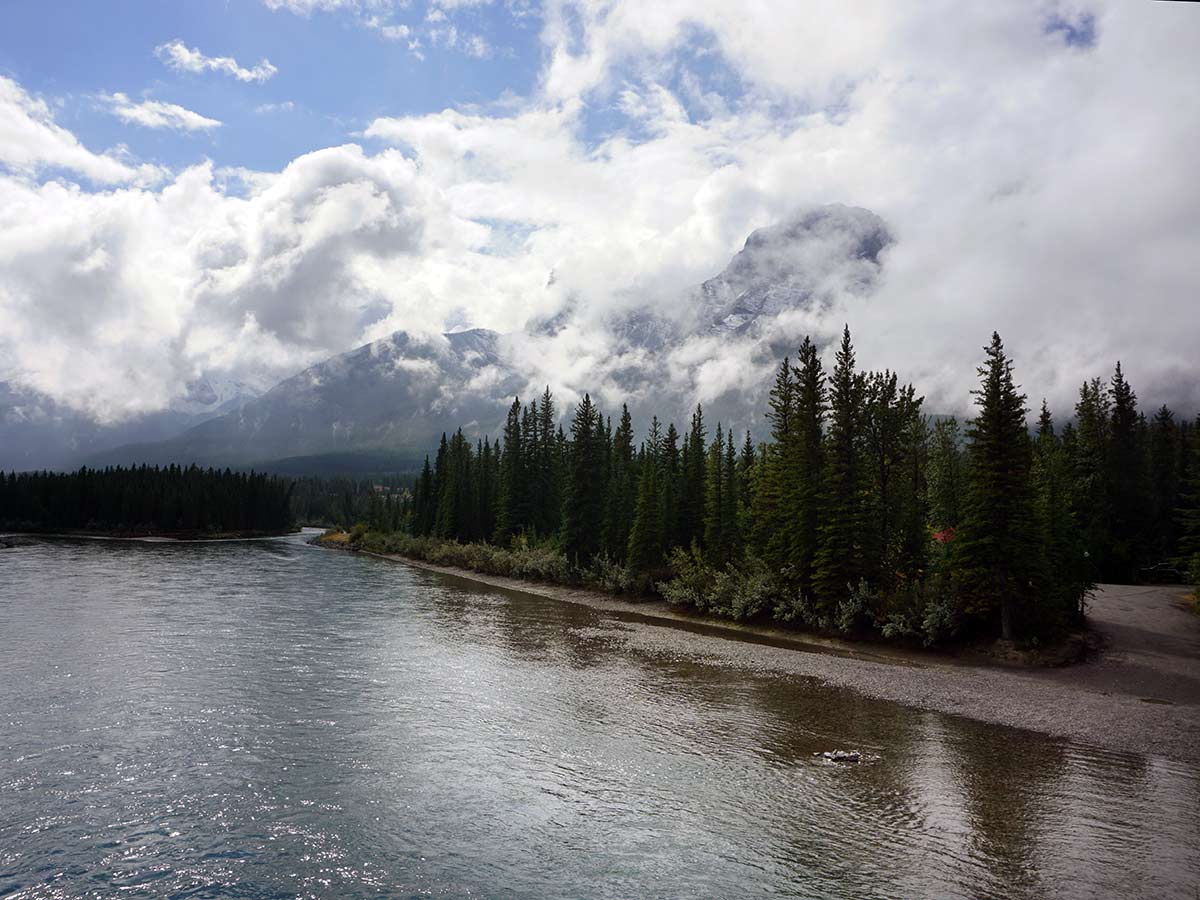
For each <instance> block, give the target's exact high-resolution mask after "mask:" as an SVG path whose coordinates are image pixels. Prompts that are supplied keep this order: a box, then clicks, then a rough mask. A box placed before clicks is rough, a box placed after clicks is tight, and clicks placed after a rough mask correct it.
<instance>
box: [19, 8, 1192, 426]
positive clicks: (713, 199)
mask: <svg viewBox="0 0 1200 900" xmlns="http://www.w3.org/2000/svg"><path fill="white" fill-rule="evenodd" d="M266 2H267V5H268V6H271V7H273V8H279V9H287V10H290V11H292V12H295V13H299V14H311V13H313V12H317V11H327V10H330V9H334V8H344V9H348V10H351V11H352V12H353V13H354V14H355V15H358V16H377V17H381V18H380V19H379V21H381V22H391V21H393V20H392V19H390V18H387V16H388V15H389V14H391V13H392V12H394V9H393V7H392V6H391V5H390V4H384V3H368V2H338V0H266ZM442 5H443V6H446V4H442ZM450 5H451V6H452V5H453V4H450ZM435 24H436V23H435ZM410 40H411V38H410ZM542 41H543V46H544V53H545V55H544V65H543V67H542V69H541V72H540V78H539V81H538V87H537V88H536V90H535V91H534V93H533V94H532V95H531V96H528V97H521V98H512V97H509V98H507V99H506V100H505V101H504V102H502V103H497V104H496V105H494V106H490V107H482V108H480V107H472V108H468V107H463V108H459V109H447V110H443V111H440V112H437V113H433V114H428V115H412V116H404V117H398V116H385V117H381V118H379V119H377V120H375V121H374V122H372V123H371V124H370V125H369V126H368V128H367V129H366V130H365V132H364V135H363V139H364V141H366V142H369V143H367V144H366V146H367V147H369V148H370V150H367V149H363V148H362V147H359V146H357V145H353V144H351V145H347V146H344V147H335V148H330V149H328V150H323V151H320V152H318V153H312V154H307V155H305V156H302V157H300V158H298V159H297V160H295V161H293V162H292V163H291V164H290V165H289V166H287V167H286V168H285V169H284V170H283V171H281V172H277V173H242V174H241V175H237V174H236V173H226V174H225V175H224V176H222V174H221V173H220V172H214V170H213V169H212V168H211V167H208V166H199V167H195V168H192V169H188V170H186V171H184V172H182V173H179V174H178V175H177V176H176V177H175V178H174V179H172V180H171V181H170V182H169V183H167V184H166V185H164V186H162V187H161V188H159V189H155V190H150V189H146V188H134V187H124V188H120V189H116V190H110V191H100V192H89V191H85V190H82V189H79V188H75V187H72V186H70V185H68V184H55V183H51V184H43V185H36V184H33V183H31V182H30V181H29V179H28V178H27V177H25V176H26V174H27V173H28V172H33V171H37V170H38V169H39V168H41V167H48V166H58V167H70V168H72V169H73V170H74V171H78V172H81V173H82V174H85V175H88V177H90V178H93V179H94V178H95V175H94V173H98V172H102V171H104V169H103V167H104V166H117V167H120V168H118V169H117V170H116V172H115V174H112V175H111V176H110V177H109V178H108V179H107V180H108V181H109V183H114V184H120V183H125V182H130V181H131V180H132V174H131V170H130V166H129V165H127V164H126V163H124V162H122V161H121V160H120V159H118V158H116V157H105V156H99V157H97V156H95V155H94V154H91V153H90V152H89V151H87V150H85V149H83V148H82V147H81V146H80V145H79V143H78V141H76V140H75V139H74V137H73V136H72V135H70V134H69V133H68V132H66V131H64V130H63V129H61V128H59V127H58V126H57V125H55V124H54V122H53V117H52V116H51V115H50V113H49V110H48V109H47V108H45V106H44V104H43V105H42V106H40V107H38V106H37V103H38V101H33V100H31V99H29V98H28V97H27V95H25V94H24V92H23V91H21V90H20V88H19V87H18V86H16V85H15V84H11V83H10V85H11V88H10V92H11V90H13V89H15V91H16V92H17V93H16V94H15V95H14V96H17V97H18V100H17V101H16V102H15V104H14V101H12V100H11V99H9V100H0V103H7V105H0V116H3V119H0V121H5V122H8V121H10V120H11V121H14V122H18V121H19V122H20V123H23V124H21V125H20V127H21V128H23V129H26V130H27V132H28V133H29V134H31V135H32V134H34V133H35V132H36V133H37V134H38V135H41V136H40V137H38V138H36V139H35V138H33V137H30V138H28V139H25V138H22V139H20V140H17V139H14V138H12V137H8V136H7V135H11V134H13V132H12V131H11V130H9V131H5V130H0V158H3V159H4V161H5V163H6V165H7V166H8V167H9V168H10V169H13V170H16V171H18V172H19V173H20V174H19V175H18V176H17V177H12V178H5V179H0V356H2V357H6V358H8V359H9V360H10V361H12V365H10V366H9V369H10V370H11V369H13V368H15V369H17V370H19V371H20V372H21V373H23V377H24V379H25V380H26V381H27V382H29V383H31V384H33V385H35V386H37V387H39V388H40V389H43V390H46V391H47V392H49V393H52V394H54V396H56V397H59V398H62V399H64V400H66V401H69V402H70V403H72V404H74V405H76V406H78V407H80V408H88V409H93V410H96V411H98V412H99V413H101V414H103V415H106V416H110V417H119V416H121V415H125V414H128V412H129V410H130V409H134V408H136V409H148V408H152V407H153V406H154V404H156V403H161V402H163V398H165V397H167V396H168V395H170V393H171V391H173V390H177V389H178V387H179V385H182V384H184V383H185V382H186V379H187V377H190V376H191V375H192V374H193V373H194V372H196V371H199V370H204V369H212V368H215V369H218V370H221V371H227V372H229V373H232V374H236V375H238V376H240V377H243V378H247V379H250V380H255V381H256V383H258V384H260V385H262V384H266V383H269V381H270V379H271V378H274V377H279V376H281V375H285V374H288V373H289V372H290V371H294V370H295V369H297V368H299V367H300V366H301V365H303V364H304V363H307V362H311V361H314V360H316V359H318V358H320V357H322V356H323V355H327V354H329V353H333V352H337V351H339V350H343V349H346V348H347V347H349V346H351V345H353V344H354V343H356V342H358V341H364V340H368V339H373V338H377V337H382V336H383V335H385V334H387V333H388V332H389V331H391V330H393V329H398V328H406V329H412V330H414V331H416V332H418V333H421V334H432V333H435V332H437V331H439V330H441V329H457V328H464V327H471V326H482V327H489V328H495V329H497V330H500V331H502V332H506V333H509V334H510V337H509V338H507V339H506V352H507V353H509V354H511V355H512V356H513V357H514V358H515V359H517V360H519V361H520V364H521V365H522V366H523V367H524V369H523V371H525V372H527V373H528V374H529V376H530V381H531V383H533V384H536V383H537V381H541V382H543V383H544V382H547V381H548V382H549V383H551V384H552V385H553V386H555V387H556V388H557V389H558V390H559V392H560V394H561V396H562V397H563V399H567V400H569V399H572V398H573V397H574V396H576V395H578V394H581V393H582V391H583V390H591V391H592V392H593V394H599V395H600V396H601V397H602V398H603V399H604V401H605V403H606V405H607V406H608V407H610V408H611V407H613V406H615V405H616V404H617V403H619V402H620V399H621V398H622V397H624V396H629V395H631V394H634V395H639V394H640V395H642V396H644V397H645V398H646V399H647V400H648V401H649V400H653V399H655V397H656V396H657V395H658V394H659V393H661V392H662V391H665V390H668V389H669V390H670V391H672V392H674V393H678V394H680V395H686V396H689V397H691V398H695V399H703V400H706V401H710V400H713V401H715V400H718V399H719V398H720V396H721V395H722V393H728V391H729V390H730V389H732V390H734V391H736V392H739V393H740V394H741V395H743V396H750V395H752V394H753V392H754V391H755V390H756V389H758V388H760V387H761V384H762V382H763V380H764V378H763V376H764V375H765V374H766V373H767V371H768V370H769V368H770V364H771V361H770V353H771V352H774V349H775V348H776V347H777V346H781V345H782V346H786V342H787V341H792V340H798V339H799V337H800V336H802V335H803V333H805V332H811V333H813V334H814V335H815V336H817V337H819V338H830V337H832V336H834V335H836V334H837V333H838V332H839V331H840V329H841V326H842V324H843V323H844V322H849V324H850V326H851V328H852V329H853V331H854V333H855V337H856V342H857V344H858V347H859V359H860V362H861V363H862V364H863V365H865V366H870V367H879V368H882V367H884V366H887V367H890V368H893V369H896V370H898V371H899V372H900V373H901V374H902V376H903V377H906V378H911V379H913V380H914V381H915V382H916V384H917V387H918V389H919V390H920V391H922V392H924V393H926V394H928V395H929V401H928V408H930V409H934V410H936V411H965V409H966V408H967V407H968V404H969V396H968V394H967V382H968V381H969V380H970V379H971V378H972V377H973V374H974V366H975V364H976V363H977V361H978V359H979V357H980V356H981V349H980V348H981V346H982V344H983V343H984V342H985V341H986V340H987V338H988V336H989V335H990V333H991V331H992V330H993V329H998V330H999V331H1000V332H1001V334H1002V335H1003V336H1004V337H1005V339H1006V341H1007V343H1008V345H1009V348H1010V350H1011V351H1012V352H1013V354H1014V356H1015V357H1016V362H1017V372H1018V376H1019V377H1020V379H1021V381H1022V382H1023V383H1024V384H1025V386H1026V389H1027V390H1029V391H1030V392H1031V394H1032V395H1033V399H1034V400H1036V399H1037V398H1039V397H1040V396H1041V395H1042V394H1046V395H1047V396H1049V398H1050V400H1051V402H1052V403H1053V404H1054V405H1055V406H1056V407H1057V410H1058V411H1059V412H1066V411H1068V410H1069V407H1070V404H1071V402H1072V399H1073V395H1074V392H1075V390H1076V388H1077V385H1078V382H1079V381H1081V380H1082V379H1083V378H1084V377H1089V376H1092V375H1096V374H1105V373H1106V372H1107V371H1108V370H1109V369H1110V368H1111V365H1112V363H1113V362H1114V361H1115V360H1116V359H1117V358H1118V357H1119V358H1121V359H1122V361H1123V362H1124V364H1125V370H1126V372H1127V373H1128V374H1129V376H1130V377H1131V379H1132V380H1133V382H1134V384H1135V386H1136V387H1137V389H1138V391H1139V394H1140V396H1141V397H1142V398H1144V399H1145V400H1146V401H1147V402H1153V401H1158V400H1165V401H1168V402H1172V403H1176V404H1179V405H1181V406H1182V407H1183V408H1182V410H1181V411H1182V412H1184V413H1185V414H1191V413H1193V412H1194V411H1195V410H1196V408H1197V407H1198V406H1200V379H1197V378H1196V364H1195V354H1194V346H1193V345H1194V334H1196V333H1198V332H1200V304H1197V303H1196V297H1195V284H1196V279H1195V272H1194V267H1195V260H1196V259H1197V258H1200V216H1198V215H1197V212H1196V210H1197V209H1200V181H1197V179H1195V178H1194V177H1193V174H1192V173H1193V170H1194V155H1195V153H1194V149H1195V147H1196V146H1200V97H1198V96H1197V95H1196V93H1195V92H1194V90H1192V84H1193V83H1194V82H1195V81H1196V80H1197V76H1200V62H1198V60H1200V17H1197V16H1195V15H1194V11H1193V10H1191V9H1190V8H1186V5H1185V4H1136V5H1135V4H1126V3H1121V2H1116V0H1113V2H1107V0H1092V2H1083V0H1078V2H1076V0H1070V2H1066V0H1064V2H1057V0H1037V2H1027V3H1025V2H1022V3H1006V4H977V5H968V6H963V5H962V4H960V3H955V4H950V3H949V2H948V0H938V2H934V3H930V4H922V5H919V6H912V5H904V4H893V3H885V2H861V3H850V4H840V3H839V4H826V5H823V6H822V7H821V8H820V9H818V10H813V9H812V8H810V7H803V8H802V7H800V6H798V5H795V4H783V3H780V4H751V5H745V4H743V5H741V6H735V5H730V4H728V3H723V2H716V0H712V2H696V0H686V2H685V0H663V2H661V3H655V4H646V3H640V2H635V0H594V2H593V0H589V2H583V0H547V2H546V3H545V6H544V10H543V31H542ZM3 84H4V83H3V82H2V81H0V98H3V97H4V94H3V93H2V88H3ZM20 98H23V99H20ZM10 109H16V110H17V111H18V113H12V112H10ZM30 110H32V111H30ZM4 127H6V128H7V127H9V126H4ZM39 129H40V130H39ZM22 133H23V134H24V133H25V132H22ZM13 147H17V148H18V149H16V150H14V149H13ZM29 147H38V148H41V149H37V150H32V151H31V150H29V149H27V148H29ZM22 154H24V155H25V156H24V157H22ZM71 154H75V155H76V156H77V157H78V159H77V161H76V162H75V163H74V164H73V165H71V164H68V163H64V162H63V161H62V160H63V158H64V157H66V156H70V155H71ZM22 158H24V159H25V162H22V161H21V160H22ZM14 160H15V161H14ZM89 169H91V170H92V172H91V173H89V171H88V170H89ZM227 183H229V184H231V187H230V188H229V189H227V188H226V186H225V185H226V184H227ZM235 183H236V184H235ZM235 187H236V189H234V188H235ZM834 202H842V203H847V204H851V205H855V206H860V207H864V208H866V209H870V210H873V211H874V212H876V213H878V214H879V215H880V216H881V217H882V218H883V219H884V220H885V221H886V222H887V224H888V226H889V228H890V230H891V232H892V234H893V235H894V237H895V241H894V243H893V244H892V245H891V246H889V247H888V248H887V249H886V250H885V251H884V252H883V255H882V263H883V265H882V269H881V272H880V274H879V279H878V281H877V283H875V284H874V286H873V289H872V290H871V291H869V292H860V291H856V290H854V289H852V285H853V278H849V280H847V279H842V280H839V279H837V278H835V279H832V280H830V281H829V283H828V284H825V285H824V286H823V287H822V291H823V296H824V297H825V298H826V299H825V300H824V301H823V302H822V303H821V304H820V306H819V308H814V309H805V310H799V311H791V312H788V311H784V312H780V313H778V314H775V315H774V316H773V318H772V319H771V321H770V322H768V323H765V324H764V326H763V328H762V329H760V330H759V331H758V332H756V333H754V334H746V335H739V336H736V337H732V338H724V339H716V338H714V337H713V336H712V335H710V334H704V333H699V332H697V333H695V334H693V335H692V336H691V337H690V338H689V339H686V340H684V341H682V342H681V343H680V344H678V345H674V346H673V348H672V349H671V350H670V353H669V355H668V356H665V357H663V355H662V354H659V355H658V356H656V355H655V354H654V353H652V352H650V351H648V350H646V349H645V348H644V347H639V346H637V345H635V344H630V343H629V342H628V341H625V340H624V339H623V337H622V335H621V334H620V332H619V329H617V328H615V327H614V325H613V323H614V322H615V321H619V320H620V317H622V316H628V315H629V314H630V313H633V312H636V311H638V310H644V309H647V308H648V309H651V310H654V311H657V312H658V313H660V314H661V315H662V316H665V317H668V318H671V319H672V320H673V321H675V322H677V323H684V322H686V321H687V313H688V312H689V310H690V309H692V308H693V307H694V306H695V304H697V303H698V300H697V297H696V295H695V293H694V288H695V286H696V285H698V284H699V283H700V282H702V281H704V280H705V279H707V278H710V277H712V276H713V275H714V274H716V273H717V272H719V271H720V270H721V269H722V268H723V267H724V266H725V265H726V263H727V262H728V260H729V259H730V257H731V256H732V255H733V254H734V253H736V252H737V250H738V249H740V247H741V246H742V244H743V242H744V241H745V239H746V236H747V235H748V234H749V233H750V232H751V231H753V230H754V229H756V228H761V227H763V226H767V225H770V224H771V223H774V222H779V221H783V220H785V219H787V218H788V217H789V216H790V215H792V214H793V213H794V211H795V210H797V209H801V208H805V207H809V206H811V205H813V204H824V203H834ZM819 249H820V248H819V247H818V246H817V245H810V246H809V247H808V248H807V249H806V250H804V251H802V253H810V254H811V253H814V252H818V250H819ZM831 252H832V251H831ZM798 253H799V255H801V256H802V253H800V252H798ZM64 260H65V262H64ZM799 261H800V262H804V263H805V264H806V265H809V266H810V267H811V266H815V264H816V263H817V262H820V260H813V259H800V260H799ZM839 271H840V270H839ZM850 274H851V275H852V274H853V273H852V272H851V273H850ZM839 278H840V276H839ZM78 297H87V298H88V299H87V304H88V311H87V313H86V314H77V315H74V316H73V317H71V315H70V312H69V311H67V310H65V309H64V305H69V304H70V303H71V302H72V300H71V299H69V298H78ZM72 308H76V307H72ZM51 316H53V318H47V317H51ZM64 317H68V318H73V321H72V322H71V324H70V326H69V327H63V326H61V325H55V326H54V327H51V324H50V323H51V322H54V323H59V322H61V321H63V319H64ZM143 335H145V336H144V337H143ZM647 371H650V372H654V373H655V379H654V380H651V381H648V382H647V381H642V382H638V381H637V380H636V378H632V377H631V373H638V372H647ZM96 372H99V373H102V374H101V375H95V376H92V375H89V374H88V373H96Z"/></svg>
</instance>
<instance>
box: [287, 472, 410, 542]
mask: <svg viewBox="0 0 1200 900" xmlns="http://www.w3.org/2000/svg"><path fill="white" fill-rule="evenodd" d="M413 480H414V476H412V475H397V474H382V473H380V474H376V475H372V476H370V477H349V476H319V475H309V476H306V477H303V478H296V479H295V480H294V481H293V488H292V513H293V515H294V516H295V518H296V521H297V522H298V523H299V524H301V525H306V526H307V525H312V526H319V527H328V526H331V525H335V526H340V527H342V528H347V529H348V528H350V527H351V526H353V525H354V524H355V523H356V522H369V523H370V525H371V527H372V528H374V529H376V530H379V531H395V530H397V529H399V528H401V527H403V526H404V524H405V523H404V518H403V516H404V504H403V503H402V502H401V500H402V498H405V497H411V490H412V484H413Z"/></svg>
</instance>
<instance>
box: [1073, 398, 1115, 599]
mask: <svg viewBox="0 0 1200 900" xmlns="http://www.w3.org/2000/svg"><path fill="white" fill-rule="evenodd" d="M1075 421H1076V427H1075V429H1074V430H1073V433H1072V435H1071V441H1070V445H1071V448H1072V454H1071V458H1070V461H1071V497H1072V500H1071V508H1072V510H1073V511H1074V513H1075V519H1076V522H1077V523H1078V525H1079V530H1080V534H1081V535H1082V538H1083V546H1084V552H1085V553H1086V554H1087V556H1088V558H1089V559H1090V560H1091V571H1092V572H1093V573H1094V574H1095V575H1099V574H1100V573H1101V572H1102V571H1105V570H1106V564H1107V558H1108V546H1109V543H1110V537H1109V536H1110V535H1111V534H1112V529H1111V527H1110V513H1109V498H1108V473H1109V466H1108V453H1109V422H1110V411H1109V403H1108V394H1107V392H1106V391H1105V390H1104V388H1103V386H1102V385H1101V382H1100V379H1099V378H1095V379H1092V380H1091V381H1085V382H1084V383H1083V385H1082V386H1081V387H1080V389H1079V402H1078V403H1076V404H1075Z"/></svg>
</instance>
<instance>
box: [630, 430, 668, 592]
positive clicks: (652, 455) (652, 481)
mask: <svg viewBox="0 0 1200 900" xmlns="http://www.w3.org/2000/svg"><path fill="white" fill-rule="evenodd" d="M672 431H673V429H672ZM664 468H665V467H664V459H663V444H662V438H661V436H660V433H659V424H658V418H657V417H655V418H654V419H653V420H652V422H651V424H650V433H649V435H648V436H647V438H646V445H645V450H644V454H643V458H642V464H641V469H640V473H639V476H638V483H637V502H636V505H635V507H634V513H633V524H632V527H631V528H630V530H629V546H628V560H629V568H630V569H631V570H632V571H634V572H650V571H653V570H655V569H656V568H658V567H659V566H660V565H661V564H662V560H663V551H664V549H665V548H664V546H663V531H664V529H663V522H662V514H663V512H664V511H665V510H664V509H663V503H662V488H663V483H664V481H665V480H666V479H665V476H666V472H665V471H664Z"/></svg>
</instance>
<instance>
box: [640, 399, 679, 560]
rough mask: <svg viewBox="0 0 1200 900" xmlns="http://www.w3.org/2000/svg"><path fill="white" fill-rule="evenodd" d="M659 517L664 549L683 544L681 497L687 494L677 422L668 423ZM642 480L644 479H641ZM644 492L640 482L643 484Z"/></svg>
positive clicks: (662, 451)
mask: <svg viewBox="0 0 1200 900" xmlns="http://www.w3.org/2000/svg"><path fill="white" fill-rule="evenodd" d="M659 469H660V473H659V484H658V497H659V501H658V521H659V527H660V529H661V532H662V547H663V551H664V553H665V552H669V551H670V550H672V549H673V548H675V547H679V546H682V545H683V542H684V541H683V532H684V509H683V504H682V503H681V502H679V498H680V497H681V496H682V494H683V475H682V464H681V462H680V453H679V432H678V431H676V430H675V423H673V422H672V423H671V424H669V425H668V426H667V433H666V435H664V437H663V439H662V447H661V449H660V451H659ZM639 481H640V479H639ZM639 492H640V484H639Z"/></svg>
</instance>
